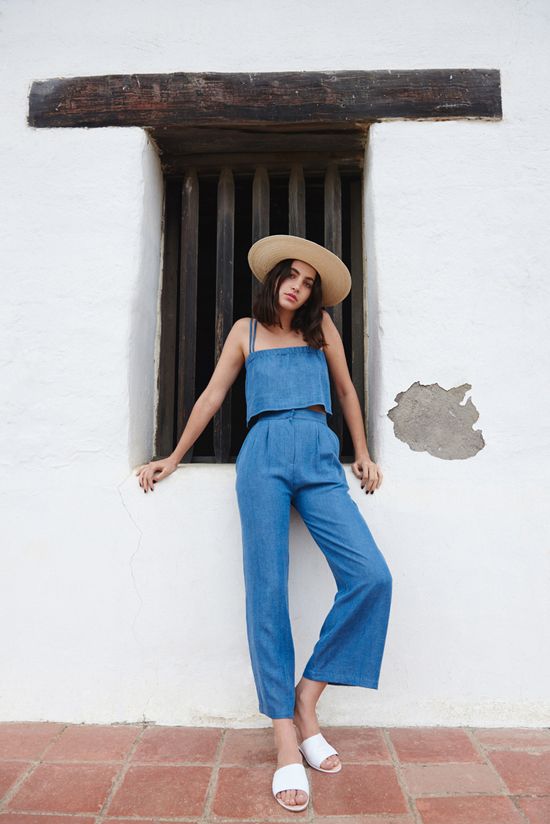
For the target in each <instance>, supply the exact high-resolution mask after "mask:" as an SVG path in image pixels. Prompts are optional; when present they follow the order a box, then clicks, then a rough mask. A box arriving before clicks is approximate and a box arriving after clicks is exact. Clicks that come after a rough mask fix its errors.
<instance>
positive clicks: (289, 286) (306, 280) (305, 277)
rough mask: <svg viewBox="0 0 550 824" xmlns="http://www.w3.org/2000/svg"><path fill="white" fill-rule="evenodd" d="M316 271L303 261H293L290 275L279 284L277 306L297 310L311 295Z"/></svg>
mask: <svg viewBox="0 0 550 824" xmlns="http://www.w3.org/2000/svg"><path fill="white" fill-rule="evenodd" d="M316 275H317V271H316V270H315V269H314V268H313V266H310V264H309V263H306V262H305V261H303V260H293V261H292V266H291V267H290V273H289V274H288V276H287V277H286V278H283V279H282V280H281V283H280V284H279V305H280V306H281V307H284V308H285V309H299V308H300V306H303V305H304V303H305V302H306V300H307V299H308V298H309V296H310V295H311V290H312V288H313V283H314V281H315V277H316Z"/></svg>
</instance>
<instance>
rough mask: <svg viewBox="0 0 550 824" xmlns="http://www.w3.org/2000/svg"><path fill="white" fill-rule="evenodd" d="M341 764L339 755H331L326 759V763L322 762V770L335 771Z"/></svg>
mask: <svg viewBox="0 0 550 824" xmlns="http://www.w3.org/2000/svg"><path fill="white" fill-rule="evenodd" d="M339 763H340V759H339V758H338V756H337V755H329V757H328V758H325V760H324V761H321V768H322V769H323V770H333V769H335V768H336V767H337V766H338V764H339Z"/></svg>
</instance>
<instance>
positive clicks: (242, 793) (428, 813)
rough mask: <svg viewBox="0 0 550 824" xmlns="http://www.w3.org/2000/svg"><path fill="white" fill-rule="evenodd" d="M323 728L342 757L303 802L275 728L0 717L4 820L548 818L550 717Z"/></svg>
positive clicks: (313, 777) (435, 823) (499, 821)
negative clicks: (291, 804) (297, 807)
mask: <svg viewBox="0 0 550 824" xmlns="http://www.w3.org/2000/svg"><path fill="white" fill-rule="evenodd" d="M321 729H322V732H323V733H324V735H325V736H326V738H327V739H328V740H329V741H330V743H331V744H333V746H334V747H335V748H336V749H337V750H338V752H339V753H340V758H341V760H342V763H343V769H342V771H341V772H339V773H337V774H335V775H324V774H322V773H320V772H318V771H316V770H313V769H311V768H310V767H309V766H307V765H306V770H307V773H308V778H309V782H310V791H311V795H310V803H309V806H308V808H307V809H306V810H304V811H303V812H299V813H293V812H286V811H285V810H284V809H283V808H282V807H280V806H279V805H278V804H277V803H276V801H275V799H274V798H273V797H272V795H271V779H272V776H273V771H274V769H275V767H276V756H275V751H274V746H273V730H272V728H271V727H267V728H262V729H222V728H205V727H159V726H156V725H152V724H114V725H84V724H82V725H80V724H62V723H49V722H44V723H4V724H0V824H103V822H105V824H123V822H129V821H132V822H136V824H153V823H154V822H163V821H166V822H171V821H174V822H175V821H181V822H197V824H199V822H200V824H205V822H209V823H211V824H216V822H219V824H223V823H224V822H228V824H229V822H235V823H236V822H241V821H246V822H249V824H267V823H268V822H281V821H289V820H292V819H293V818H296V819H301V820H303V821H311V822H316V824H526V822H529V824H550V728H536V729H534V728H503V729H489V728H486V727H484V728H478V727H385V728H381V727H327V726H322V727H321ZM304 763H305V762H304Z"/></svg>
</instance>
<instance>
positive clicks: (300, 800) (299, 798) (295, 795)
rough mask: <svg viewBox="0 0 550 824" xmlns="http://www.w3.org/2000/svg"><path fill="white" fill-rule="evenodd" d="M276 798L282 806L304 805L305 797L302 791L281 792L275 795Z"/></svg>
mask: <svg viewBox="0 0 550 824" xmlns="http://www.w3.org/2000/svg"><path fill="white" fill-rule="evenodd" d="M277 798H280V799H281V801H282V802H283V804H305V803H306V801H307V795H306V794H305V792H304V791H303V790H282V791H281V792H280V793H277Z"/></svg>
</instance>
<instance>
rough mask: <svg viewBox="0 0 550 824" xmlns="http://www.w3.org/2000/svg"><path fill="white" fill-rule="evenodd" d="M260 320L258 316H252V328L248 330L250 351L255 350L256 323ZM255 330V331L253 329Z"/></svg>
mask: <svg viewBox="0 0 550 824" xmlns="http://www.w3.org/2000/svg"><path fill="white" fill-rule="evenodd" d="M257 323H258V321H257V320H256V318H250V328H249V332H248V352H249V353H250V352H253V351H254V342H255V340H256V325H257ZM253 330H254V331H253Z"/></svg>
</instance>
